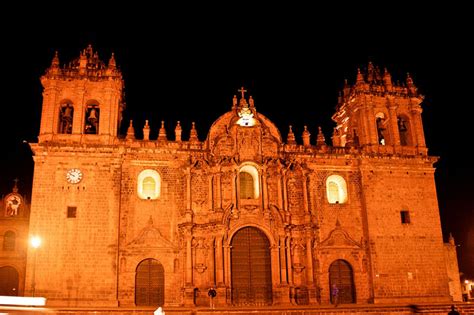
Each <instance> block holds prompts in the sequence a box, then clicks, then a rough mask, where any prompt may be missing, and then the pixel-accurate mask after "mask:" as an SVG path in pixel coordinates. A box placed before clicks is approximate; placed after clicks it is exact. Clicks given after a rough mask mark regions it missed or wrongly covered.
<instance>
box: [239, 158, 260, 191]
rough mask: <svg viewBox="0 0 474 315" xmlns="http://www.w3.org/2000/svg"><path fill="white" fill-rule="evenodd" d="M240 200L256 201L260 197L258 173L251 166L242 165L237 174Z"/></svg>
mask: <svg viewBox="0 0 474 315" xmlns="http://www.w3.org/2000/svg"><path fill="white" fill-rule="evenodd" d="M239 183H240V198H241V199H256V198H258V197H259V196H260V191H259V184H258V171H257V169H256V168H255V167H254V166H252V165H244V166H242V167H241V168H240V172H239Z"/></svg>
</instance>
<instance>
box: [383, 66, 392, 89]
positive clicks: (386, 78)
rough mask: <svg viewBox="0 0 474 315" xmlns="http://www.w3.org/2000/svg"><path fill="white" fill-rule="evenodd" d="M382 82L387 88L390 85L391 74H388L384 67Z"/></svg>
mask: <svg viewBox="0 0 474 315" xmlns="http://www.w3.org/2000/svg"><path fill="white" fill-rule="evenodd" d="M383 83H384V84H385V86H386V87H387V88H389V89H390V88H391V87H392V76H391V75H390V72H388V70H387V68H384V70H383Z"/></svg>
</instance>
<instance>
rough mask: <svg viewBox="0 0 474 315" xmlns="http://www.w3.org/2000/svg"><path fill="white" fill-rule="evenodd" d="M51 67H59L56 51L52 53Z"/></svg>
mask: <svg viewBox="0 0 474 315" xmlns="http://www.w3.org/2000/svg"><path fill="white" fill-rule="evenodd" d="M51 67H52V68H58V67H59V52H58V51H57V50H56V51H55V52H54V57H53V61H52V62H51Z"/></svg>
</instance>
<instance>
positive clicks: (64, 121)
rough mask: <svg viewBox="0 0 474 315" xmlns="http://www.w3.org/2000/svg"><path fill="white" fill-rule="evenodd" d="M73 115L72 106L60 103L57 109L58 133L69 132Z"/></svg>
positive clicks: (70, 131)
mask: <svg viewBox="0 0 474 315" xmlns="http://www.w3.org/2000/svg"><path fill="white" fill-rule="evenodd" d="M73 117H74V107H73V106H72V104H70V103H65V104H63V105H61V107H60V109H59V128H58V133H63V134H71V133H72V121H73Z"/></svg>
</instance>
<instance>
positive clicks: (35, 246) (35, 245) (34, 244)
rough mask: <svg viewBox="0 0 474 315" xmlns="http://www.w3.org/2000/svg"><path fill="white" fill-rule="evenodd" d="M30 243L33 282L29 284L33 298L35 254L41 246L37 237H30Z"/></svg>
mask: <svg viewBox="0 0 474 315" xmlns="http://www.w3.org/2000/svg"><path fill="white" fill-rule="evenodd" d="M30 243H31V246H32V247H33V253H34V254H33V275H32V278H33V281H32V284H31V291H32V294H33V296H35V286H36V279H35V276H36V252H37V250H38V247H40V245H41V238H40V237H39V236H32V237H31V239H30Z"/></svg>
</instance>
